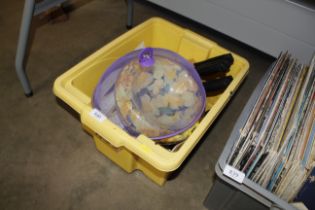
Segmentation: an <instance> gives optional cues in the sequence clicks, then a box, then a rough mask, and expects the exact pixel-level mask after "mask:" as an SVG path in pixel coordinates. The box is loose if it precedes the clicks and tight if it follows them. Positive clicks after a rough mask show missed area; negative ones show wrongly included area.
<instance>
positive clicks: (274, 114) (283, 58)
mask: <svg viewBox="0 0 315 210" xmlns="http://www.w3.org/2000/svg"><path fill="white" fill-rule="evenodd" d="M314 64H315V55H314V56H313V59H312V61H311V62H310V64H309V65H308V66H304V65H301V64H299V63H298V61H297V60H296V59H294V58H292V56H291V55H290V54H289V53H282V54H280V56H279V57H278V59H277V61H276V62H275V64H274V66H273V69H272V71H271V73H270V75H269V77H268V79H267V81H266V83H265V84H264V88H263V90H262V92H261V95H260V96H259V98H258V100H257V102H256V104H255V106H254V108H253V109H252V110H251V113H250V115H249V117H248V119H247V121H246V123H245V125H244V127H243V128H242V129H241V131H240V132H241V135H240V137H239V139H238V140H237V141H236V142H235V145H234V147H233V149H232V153H231V154H230V157H229V159H228V163H229V164H230V165H232V166H233V167H235V168H237V169H238V170H240V171H242V172H244V173H245V175H246V177H247V178H249V179H251V180H252V181H254V182H256V183H258V184H259V185H261V186H263V187H264V188H266V189H267V190H269V191H271V192H273V193H274V194H276V195H277V196H279V197H280V198H282V199H284V200H286V201H292V200H294V198H296V197H297V195H298V194H299V192H300V191H301V189H303V187H302V186H303V185H304V184H305V183H306V182H307V181H308V180H309V178H308V177H309V176H310V174H311V172H312V171H313V170H314V166H315V144H314V137H315V120H314V119H315V66H314Z"/></svg>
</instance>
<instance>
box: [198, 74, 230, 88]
mask: <svg viewBox="0 0 315 210" xmlns="http://www.w3.org/2000/svg"><path fill="white" fill-rule="evenodd" d="M232 80H233V77H232V76H226V77H222V78H219V79H214V80H208V81H206V82H204V83H203V87H204V88H205V91H206V92H211V91H220V90H224V89H225V88H227V86H229V84H230V83H231V82H232Z"/></svg>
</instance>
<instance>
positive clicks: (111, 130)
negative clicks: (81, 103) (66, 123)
mask: <svg viewBox="0 0 315 210" xmlns="http://www.w3.org/2000/svg"><path fill="white" fill-rule="evenodd" d="M81 122H82V124H83V126H85V127H87V128H88V129H89V130H91V131H93V132H94V133H96V134H97V135H99V136H101V137H102V138H103V139H105V140H106V141H107V142H109V143H110V144H111V145H112V146H114V147H116V148H118V147H121V146H123V144H122V139H124V138H128V137H127V136H126V134H125V133H123V132H115V130H120V128H119V127H118V126H117V125H115V124H114V123H112V122H111V121H110V120H108V119H107V118H106V116H104V115H103V114H102V113H101V112H100V111H98V110H96V109H92V108H91V107H87V108H85V109H84V110H83V112H82V113H81Z"/></svg>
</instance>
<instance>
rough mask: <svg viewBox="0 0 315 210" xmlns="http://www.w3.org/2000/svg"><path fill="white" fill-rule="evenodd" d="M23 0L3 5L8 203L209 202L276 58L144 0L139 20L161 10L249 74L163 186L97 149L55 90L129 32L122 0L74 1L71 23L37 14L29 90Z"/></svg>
mask: <svg viewBox="0 0 315 210" xmlns="http://www.w3.org/2000/svg"><path fill="white" fill-rule="evenodd" d="M23 2H24V1H22V0H20V1H10V0H3V1H1V9H0V28H1V33H0V46H1V47H0V67H1V68H0V91H1V100H0V106H1V109H0V135H1V140H0V168H1V172H0V209H14V210H17V209H164V210H167V209H172V210H174V209H205V207H203V201H204V199H205V198H206V196H207V193H208V192H209V190H210V189H211V185H212V183H213V180H214V166H215V163H216V161H217V159H218V157H219V155H220V153H221V151H222V149H223V147H224V144H225V142H226V140H227V138H228V136H229V133H230V131H231V130H232V128H233V124H234V122H235V121H236V119H237V117H238V115H239V114H240V112H241V110H242V107H243V106H244V104H245V103H246V101H247V99H248V98H249V96H250V94H251V92H252V91H253V88H254V87H255V85H256V84H257V83H258V81H259V79H260V78H261V76H262V75H263V73H264V72H265V70H266V69H267V68H268V66H269V65H270V64H271V62H272V61H273V58H271V57H269V56H266V55H264V54H262V53H260V52H258V51H256V50H254V49H252V48H249V47H248V46H245V45H243V44H240V43H239V42H237V41H235V40H232V39H229V38H228V37H226V36H222V35H221V34H219V33H217V32H215V31H213V30H210V29H207V28H206V27H203V26H200V25H198V24H196V23H194V22H192V21H189V20H187V19H185V18H182V17H180V16H177V15H174V14H172V13H170V12H167V11H165V10H162V9H160V8H159V7H156V6H152V5H151V4H143V3H140V2H137V3H136V4H135V24H139V23H141V22H143V21H144V20H146V19H148V18H149V17H151V16H161V17H164V18H166V19H168V20H171V21H173V22H175V23H177V24H179V25H181V26H184V27H187V28H189V29H191V30H193V31H195V32H197V33H200V34H202V35H204V36H206V37H208V38H210V39H212V40H214V41H216V42H218V43H219V44H220V45H222V46H224V47H226V48H228V49H230V50H231V51H234V52H235V53H237V54H239V55H241V56H243V57H245V58H246V59H247V60H248V61H249V62H250V65H251V67H250V74H249V75H248V77H247V79H246V80H245V82H244V84H243V85H242V86H241V87H240V88H239V90H238V92H237V94H236V95H235V96H234V98H233V100H232V101H231V102H230V103H229V104H228V106H227V107H226V109H225V110H224V111H223V112H222V113H221V115H220V116H219V118H218V119H217V120H216V122H215V123H214V124H213V126H212V127H211V128H210V130H209V131H208V132H207V134H206V135H205V137H204V138H203V140H202V141H201V142H200V143H199V144H198V146H197V147H196V149H195V150H194V151H193V152H192V153H191V155H190V156H189V158H188V159H187V161H186V162H185V164H184V165H183V167H181V170H180V173H178V176H177V177H176V178H174V179H172V180H170V181H168V182H167V183H166V185H165V186H163V187H159V186H157V185H155V184H154V183H152V182H151V181H149V180H148V179H147V178H146V177H145V176H143V175H142V174H141V173H140V172H134V173H132V174H127V173H126V172H124V171H123V170H121V169H120V168H119V167H117V166H116V165H115V164H113V163H112V162H111V161H110V160H108V159H106V158H105V157H104V156H103V155H102V154H100V153H98V152H97V151H96V149H95V146H94V143H93V141H92V139H91V137H90V136H89V135H88V134H86V133H85V132H84V131H83V130H82V129H81V125H80V122H79V121H78V120H77V118H75V117H74V116H73V115H71V114H70V113H69V112H68V111H67V109H66V108H65V107H64V106H62V105H60V104H58V103H57V101H56V98H55V96H54V95H53V93H52V85H53V82H54V80H55V79H56V77H57V76H59V75H60V74H62V73H63V72H65V71H66V70H67V69H69V68H70V67H71V66H73V65H75V64H76V63H78V62H79V61H81V60H82V59H83V58H85V57H87V56H88V55H89V54H91V53H92V52H94V51H95V50H97V49H98V48H100V47H102V46H103V45H105V44H106V43H108V42H109V41H111V40H112V39H114V38H115V37H117V36H119V35H120V34H122V33H124V32H125V31H126V29H125V20H126V7H125V3H124V1H117V0H93V1H88V0H86V1H83V0H81V1H76V4H75V7H76V9H74V10H73V11H72V12H71V13H70V18H69V20H68V21H66V22H61V23H56V24H51V23H47V22H43V21H39V20H38V18H36V19H35V21H34V25H36V27H34V29H35V33H34V34H35V35H34V36H33V43H32V45H31V46H32V47H31V49H30V54H29V59H28V62H27V73H28V75H29V78H30V80H31V83H32V86H33V90H34V93H35V95H34V96H33V97H31V98H26V97H25V96H24V95H23V92H22V88H21V85H20V83H19V81H18V79H17V77H16V75H15V72H14V58H15V51H16V44H17V38H18V32H19V25H20V21H21V15H22V9H23Z"/></svg>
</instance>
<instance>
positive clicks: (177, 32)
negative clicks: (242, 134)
mask: <svg viewBox="0 0 315 210" xmlns="http://www.w3.org/2000/svg"><path fill="white" fill-rule="evenodd" d="M141 43H142V44H144V45H145V46H146V47H148V46H150V47H160V48H166V49H169V50H172V51H175V52H178V53H179V54H180V55H182V56H183V57H185V58H186V59H188V60H191V61H194V62H197V61H202V60H205V59H207V58H209V57H214V56H217V55H221V54H225V53H227V52H230V51H228V50H226V49H224V48H222V47H220V46H219V45H217V44H216V43H215V42H212V41H210V40H208V39H206V38H204V37H202V36H199V35H198V34H196V33H194V32H192V31H189V30H187V29H184V28H181V27H179V26H177V25H174V24H173V23H170V22H168V21H166V20H163V19H160V18H152V19H149V20H147V21H146V22H144V23H142V24H140V25H139V26H137V27H135V28H133V29H132V30H130V31H128V32H126V33H125V34H123V35H121V36H120V37H118V38H117V39H115V40H114V41H112V42H110V43H109V44H107V45H105V46H104V47H102V48H101V49H99V50H98V51H97V52H95V53H93V54H92V55H91V56H89V57H88V58H86V59H85V60H83V61H82V62H80V63H79V64H77V65H76V66H74V67H72V68H71V69H70V70H69V71H67V72H66V73H64V74H63V75H61V76H60V77H59V78H57V80H56V81H55V84H54V93H55V95H56V96H57V97H59V98H60V99H62V100H63V101H64V102H65V103H67V104H68V105H70V106H71V107H72V108H73V109H74V110H75V111H77V112H78V113H79V114H80V116H81V122H82V124H83V128H84V129H85V130H87V131H88V132H89V133H90V134H91V135H92V136H93V139H94V141H95V144H96V148H97V149H98V150H99V151H100V152H102V153H103V154H104V155H105V156H107V157H108V158H109V159H111V160H112V161H113V162H115V163H116V164H117V165H119V166H120V167H121V168H123V169H124V170H125V171H127V172H128V173H131V172H132V171H134V170H136V169H139V170H141V171H142V172H143V173H144V174H145V175H146V176H147V177H149V178H150V179H151V180H153V181H154V182H155V183H157V184H159V185H163V184H164V183H165V181H166V180H167V177H168V175H169V174H170V173H171V172H173V171H175V170H176V169H177V168H178V167H179V166H180V165H181V164H182V162H183V161H184V160H185V158H186V157H187V156H188V155H189V153H190V152H191V151H192V149H193V148H194V147H195V145H196V144H197V143H198V141H199V140H200V138H201V137H202V136H203V134H204V133H205V132H206V131H207V129H208V128H209V126H210V125H211V124H212V123H213V121H214V120H215V119H216V117H217V116H218V114H219V113H220V112H221V111H222V109H223V108H224V106H225V105H226V104H227V102H228V101H229V99H230V98H231V96H232V95H233V93H234V92H235V91H236V89H237V88H238V86H239V85H240V83H241V82H242V80H243V79H244V78H245V76H246V74H247V72H248V68H249V64H248V62H247V61H246V60H245V59H244V58H241V57H240V56H238V55H236V54H234V53H232V54H233V57H234V64H233V65H232V66H231V69H230V71H229V72H228V74H229V75H232V76H233V78H234V79H233V81H232V82H231V84H230V85H229V86H228V88H227V89H226V90H225V91H224V92H223V93H222V94H219V95H216V96H211V97H208V98H207V110H209V111H208V112H207V113H206V115H205V116H204V117H203V118H202V120H201V121H200V123H199V125H198V126H197V127H196V128H195V130H194V131H193V133H192V134H191V135H190V136H189V138H188V139H187V140H186V141H185V143H184V144H183V145H182V146H181V147H180V149H179V150H178V151H176V152H170V151H169V150H166V149H165V148H163V147H161V146H160V145H158V144H156V143H155V142H154V141H153V140H151V139H149V138H148V137H146V136H144V135H140V136H138V137H136V138H135V137H132V136H130V135H129V134H128V133H126V132H125V131H124V130H122V129H121V128H120V127H118V126H116V125H115V124H113V123H112V122H111V121H109V120H107V119H105V120H104V119H98V118H97V117H95V116H94V115H92V114H91V113H92V110H93V109H92V106H91V97H92V95H93V91H94V88H95V87H96V85H97V83H98V80H99V78H100V77H101V75H102V74H103V73H104V71H105V70H106V69H107V67H109V66H110V65H111V64H112V63H113V62H114V61H115V60H116V59H118V58H119V57H121V56H123V55H124V54H126V53H128V52H130V51H133V50H134V49H135V48H136V47H137V46H139V44H141Z"/></svg>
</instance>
